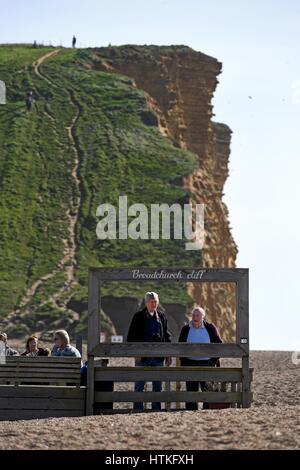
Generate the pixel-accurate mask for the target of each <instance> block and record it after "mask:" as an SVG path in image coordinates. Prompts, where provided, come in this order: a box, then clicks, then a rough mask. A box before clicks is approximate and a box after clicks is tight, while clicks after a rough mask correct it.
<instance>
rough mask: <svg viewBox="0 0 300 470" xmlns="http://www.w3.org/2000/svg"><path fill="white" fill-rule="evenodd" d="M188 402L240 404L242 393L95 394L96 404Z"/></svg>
mask: <svg viewBox="0 0 300 470" xmlns="http://www.w3.org/2000/svg"><path fill="white" fill-rule="evenodd" d="M111 401H112V402H134V401H143V402H157V401H160V402H164V401H169V402H177V401H179V402H184V401H185V402H186V401H201V402H203V401H207V402H210V403H218V402H224V403H240V402H241V401H242V394H241V393H238V392H236V393H232V392H226V393H224V392H175V391H171V392H165V391H164V392H123V391H122V392H95V403H99V402H100V403H101V402H102V403H103V402H111Z"/></svg>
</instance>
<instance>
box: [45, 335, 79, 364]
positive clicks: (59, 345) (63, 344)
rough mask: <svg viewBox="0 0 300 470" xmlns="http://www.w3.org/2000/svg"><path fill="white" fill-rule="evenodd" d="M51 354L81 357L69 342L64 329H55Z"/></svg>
mask: <svg viewBox="0 0 300 470" xmlns="http://www.w3.org/2000/svg"><path fill="white" fill-rule="evenodd" d="M51 356H65V357H81V354H80V352H79V351H78V349H76V348H75V347H74V346H71V344H70V337H69V335H68V333H67V332H66V330H57V331H56V332H55V333H54V346H53V348H52V351H51Z"/></svg>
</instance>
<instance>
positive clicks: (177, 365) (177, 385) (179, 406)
mask: <svg viewBox="0 0 300 470" xmlns="http://www.w3.org/2000/svg"><path fill="white" fill-rule="evenodd" d="M176 367H180V359H179V357H176ZM175 388H176V392H180V390H181V382H180V380H179V381H177V382H176V386H175ZM175 406H176V409H177V410H180V408H181V403H179V402H178V401H177V402H176V405H175Z"/></svg>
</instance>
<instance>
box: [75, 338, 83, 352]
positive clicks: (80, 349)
mask: <svg viewBox="0 0 300 470" xmlns="http://www.w3.org/2000/svg"><path fill="white" fill-rule="evenodd" d="M76 349H78V351H79V352H80V354H81V357H82V336H81V335H79V336H77V338H76Z"/></svg>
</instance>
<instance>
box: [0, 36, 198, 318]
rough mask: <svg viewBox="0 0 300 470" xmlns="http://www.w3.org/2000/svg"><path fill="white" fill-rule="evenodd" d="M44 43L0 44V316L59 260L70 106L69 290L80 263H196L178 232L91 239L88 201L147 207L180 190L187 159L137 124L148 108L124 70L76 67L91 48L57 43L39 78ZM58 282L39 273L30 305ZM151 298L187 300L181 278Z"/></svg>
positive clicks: (119, 291)
mask: <svg viewBox="0 0 300 470" xmlns="http://www.w3.org/2000/svg"><path fill="white" fill-rule="evenodd" d="M51 50H53V49H51V48H38V49H34V48H32V47H30V46H25V45H23V46H22V45H20V46H0V79H1V80H4V81H5V82H6V86H7V104H6V105H3V106H0V143H1V145H0V316H3V315H5V314H6V313H7V312H8V311H10V310H11V309H12V308H13V306H15V305H18V303H19V302H20V299H21V298H22V295H23V294H24V293H25V291H26V288H28V287H30V286H31V285H32V284H33V283H34V282H35V281H36V280H37V279H39V278H40V277H41V276H43V275H45V274H47V273H49V272H51V271H52V270H53V269H54V267H55V266H56V265H57V263H58V262H59V260H60V259H61V258H62V250H63V239H64V238H67V233H68V232H67V230H68V223H67V218H66V215H65V214H66V210H67V209H68V208H70V209H71V210H72V205H71V202H70V201H71V200H72V198H73V200H74V198H75V196H76V195H78V193H77V189H76V185H75V183H74V179H73V177H72V175H71V170H72V167H73V165H74V154H73V149H72V148H71V146H70V141H69V139H68V136H67V132H66V129H65V127H66V126H67V125H69V124H70V122H71V120H72V118H73V117H74V115H75V113H76V107H77V106H78V108H79V110H80V116H79V119H78V121H77V124H76V127H75V139H76V145H77V149H78V151H79V156H80V166H79V172H78V176H79V178H80V198H81V205H80V212H79V219H78V224H77V227H76V245H77V251H76V260H77V270H76V276H77V281H78V287H77V288H76V289H75V290H74V292H73V298H74V299H77V300H82V301H84V302H86V299H87V270H88V267H89V266H108V267H114V266H149V267H156V266H161V267H164V266H177V265H181V266H184V265H186V266H196V265H198V264H199V261H200V254H199V252H189V251H186V250H185V248H184V240H170V241H167V240H130V239H129V240H121V241H120V240H106V241H101V240H98V239H97V237H96V225H97V222H98V221H99V219H97V218H96V209H97V207H98V205H99V204H101V203H111V204H114V205H116V206H117V205H118V197H119V195H127V196H128V205H130V204H132V203H143V204H145V205H146V206H147V207H148V208H149V207H150V204H151V203H158V204H161V203H167V204H172V203H175V202H178V201H179V202H183V201H185V198H186V192H185V191H184V190H183V189H182V188H181V187H180V186H178V184H176V181H178V178H180V177H182V176H183V175H186V174H189V173H190V172H192V171H193V169H194V168H195V167H196V157H195V156H194V155H193V154H191V153H190V152H187V151H184V150H182V149H178V148H176V147H175V146H174V145H173V143H172V142H171V141H170V140H168V139H167V138H165V137H163V136H162V135H161V134H160V133H159V131H158V128H157V127H156V126H153V125H148V124H146V123H145V119H144V116H145V113H146V115H148V116H149V115H150V116H151V112H150V111H149V109H148V107H147V102H146V99H145V95H144V93H143V92H142V91H141V90H138V89H136V88H133V87H132V85H131V81H130V80H129V79H128V78H126V77H124V76H121V75H117V74H111V73H103V72H99V71H95V70H92V69H89V68H87V67H86V68H84V67H83V66H82V64H83V63H88V62H89V60H88V58H89V54H92V50H70V49H60V50H59V54H58V55H56V56H54V57H51V58H49V59H48V60H46V61H45V62H44V63H43V65H42V66H41V68H40V70H41V72H42V73H43V74H44V75H45V76H47V77H48V79H49V80H51V82H52V84H51V85H50V84H49V83H48V82H47V81H45V80H42V79H41V78H40V77H38V76H37V75H36V74H35V73H34V70H33V67H32V63H33V62H34V61H35V60H36V58H37V57H39V56H42V55H45V54H46V53H47V52H49V51H51ZM28 89H31V90H33V93H34V97H35V99H34V106H33V109H32V111H31V112H27V111H26V109H25V104H24V95H25V93H26V91H27V90H28ZM70 96H72V98H73V100H74V102H75V103H76V106H74V105H72V104H71V103H70ZM149 113H150V114H149ZM62 282H63V277H62V274H59V275H58V276H54V277H53V278H52V279H51V280H49V281H47V282H46V283H45V284H44V285H42V286H41V288H40V289H39V290H38V292H37V294H36V296H35V297H34V298H33V299H32V303H33V305H37V304H38V303H39V302H40V301H42V300H45V299H47V297H48V296H49V294H51V293H53V292H55V291H56V290H57V287H58V286H59V285H61V283H62ZM146 288H151V284H146V283H145V284H143V285H142V286H141V285H134V284H133V283H129V284H125V283H124V284H119V285H115V284H114V286H113V287H112V285H107V286H106V287H105V289H104V293H109V294H113V295H117V296H120V295H123V294H125V293H126V295H129V296H130V295H138V296H140V295H141V294H142V292H143V291H144V289H146ZM152 288H153V287H152ZM160 296H161V298H162V299H164V301H165V302H171V301H173V302H174V301H177V302H187V301H189V300H190V298H189V297H188V296H187V294H186V290H185V288H184V285H183V284H182V285H179V284H177V283H176V285H175V287H170V285H168V286H165V287H164V285H162V286H161V288H160ZM50 314H51V309H50V313H49V315H50Z"/></svg>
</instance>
